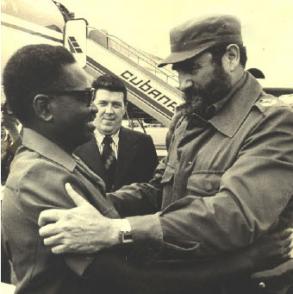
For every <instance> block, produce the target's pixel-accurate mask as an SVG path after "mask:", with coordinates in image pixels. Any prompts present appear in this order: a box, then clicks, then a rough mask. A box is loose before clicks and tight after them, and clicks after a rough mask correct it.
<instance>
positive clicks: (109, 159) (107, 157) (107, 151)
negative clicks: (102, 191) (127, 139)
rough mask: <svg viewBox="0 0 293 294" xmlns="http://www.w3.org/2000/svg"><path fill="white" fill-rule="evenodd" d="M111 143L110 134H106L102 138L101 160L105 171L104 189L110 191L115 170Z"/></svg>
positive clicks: (114, 158)
mask: <svg viewBox="0 0 293 294" xmlns="http://www.w3.org/2000/svg"><path fill="white" fill-rule="evenodd" d="M112 143H113V139H112V137H111V136H110V135H106V136H105V137H104V140H103V144H104V148H103V154H102V160H103V163H104V167H105V171H106V191H107V192H108V191H111V188H112V185H113V182H114V176H115V170H116V157H115V152H114V150H113V149H112V146H111V144H112Z"/></svg>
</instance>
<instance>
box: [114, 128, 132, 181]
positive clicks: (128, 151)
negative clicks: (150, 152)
mask: <svg viewBox="0 0 293 294" xmlns="http://www.w3.org/2000/svg"><path fill="white" fill-rule="evenodd" d="M135 146H136V140H135V138H134V137H133V136H131V134H130V133H129V132H128V130H127V129H125V128H123V127H121V129H120V133H119V146H118V160H117V167H116V173H115V183H114V184H115V186H116V185H118V184H119V183H120V182H122V181H123V180H124V178H125V176H126V175H127V172H128V169H129V167H130V166H131V164H133V163H132V161H133V158H134V157H135Z"/></svg>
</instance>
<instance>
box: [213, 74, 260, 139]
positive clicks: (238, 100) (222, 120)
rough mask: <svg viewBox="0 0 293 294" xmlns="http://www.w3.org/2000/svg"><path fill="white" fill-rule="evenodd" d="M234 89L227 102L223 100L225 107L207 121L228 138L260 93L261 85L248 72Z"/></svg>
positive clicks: (234, 131) (239, 124)
mask: <svg viewBox="0 0 293 294" xmlns="http://www.w3.org/2000/svg"><path fill="white" fill-rule="evenodd" d="M235 87H236V89H235ZM235 87H233V89H232V95H231V94H230V95H231V97H230V95H229V97H230V98H229V99H228V101H226V99H225V105H223V107H222V108H221V109H220V110H219V111H218V112H217V113H216V115H215V116H213V117H212V118H211V119H210V120H209V123H210V124H212V125H213V126H214V127H215V128H216V129H217V130H218V131H219V132H221V133H223V134H224V135H226V136H228V137H233V136H234V134H235V133H236V131H237V130H238V129H239V128H240V126H241V124H242V123H243V121H244V120H245V118H246V117H247V115H248V113H249V112H250V110H251V108H252V107H253V105H254V104H255V102H256V100H257V99H258V98H259V96H260V94H261V93H262V87H261V85H260V84H259V83H258V82H257V80H256V79H255V78H254V77H253V76H252V75H251V74H250V73H248V72H246V73H245V76H244V81H243V82H242V83H241V84H240V85H239V84H238V83H237V85H236V86H235Z"/></svg>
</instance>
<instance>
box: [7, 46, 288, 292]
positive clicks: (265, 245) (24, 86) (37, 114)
mask: <svg viewBox="0 0 293 294" xmlns="http://www.w3.org/2000/svg"><path fill="white" fill-rule="evenodd" d="M3 84H4V91H5V95H6V98H7V102H8V105H9V107H10V109H11V110H12V112H13V113H14V115H15V116H16V117H17V118H18V119H19V120H20V122H21V123H22V124H23V126H24V130H23V141H22V146H21V147H20V148H19V150H18V152H17V154H16V157H15V159H14V161H13V163H12V165H11V172H10V175H9V177H8V180H7V183H6V187H5V191H4V199H3V206H2V233H3V244H2V246H3V245H4V247H5V251H6V252H7V254H8V255H9V257H10V260H12V264H13V269H14V271H15V276H16V287H17V289H16V293H29V294H33V293H42V294H46V293H62V294H63V293H73V294H74V293H80V294H81V293H82V294H87V293H97V292H101V293H108V294H109V293H117V292H118V291H121V292H122V293H140V294H142V293H148V294H149V293H151V294H155V293H159V294H161V293H194V291H196V290H200V291H201V290H202V287H203V286H205V287H207V285H209V282H211V281H213V282H215V281H217V280H218V279H219V278H223V277H224V276H225V277H227V275H228V274H231V275H234V274H235V273H236V274H238V273H239V272H247V271H250V270H251V268H258V267H259V266H263V264H264V262H265V261H266V258H267V257H274V258H276V260H277V261H279V260H283V259H286V257H287V254H288V242H289V239H288V238H289V234H288V233H285V234H282V235H276V236H274V238H276V241H274V242H272V240H270V239H266V240H263V241H262V243H260V244H259V245H258V246H254V247H250V248H248V249H247V250H245V251H240V252H238V253H237V254H235V255H234V254H233V256H225V257H223V258H222V259H221V260H215V259H214V260H212V261H211V262H210V263H206V264H202V265H200V264H198V262H195V263H187V264H186V263H185V262H184V261H183V263H179V264H178V263H176V262H175V263H173V260H170V261H169V263H167V265H166V264H165V265H160V263H157V264H156V265H154V266H147V265H145V266H144V267H142V266H141V265H139V264H138V265H135V264H129V263H127V259H126V258H125V257H127V256H129V257H131V256H133V254H134V256H135V253H137V251H136V250H132V248H127V247H125V245H126V244H123V246H121V247H120V246H118V247H116V248H113V249H107V250H104V251H103V252H101V253H98V254H91V255H90V254H86V255H81V254H76V255H73V254H65V255H59V256H55V255H53V254H52V253H51V251H50V250H49V249H47V248H46V247H45V246H44V244H43V240H41V239H40V237H39V234H38V229H39V227H38V224H37V220H38V216H39V214H40V212H41V211H42V210H44V209H50V208H57V209H58V210H60V208H71V207H73V206H74V202H73V201H72V200H71V199H70V198H69V197H68V195H66V192H65V188H64V185H65V183H66V182H70V183H72V184H73V185H74V187H75V189H77V191H78V192H79V193H80V194H82V195H83V197H84V200H85V202H86V203H88V204H89V203H91V204H92V205H93V206H94V207H95V208H93V207H92V209H93V211H94V212H95V211H96V209H98V210H99V211H100V212H101V213H102V214H103V215H104V216H106V217H109V218H115V220H114V222H116V223H117V226H118V227H120V225H121V221H120V220H119V215H118V213H117V212H116V210H115V208H114V207H113V205H112V204H111V202H109V201H108V200H107V199H106V198H105V194H104V188H105V186H104V183H103V181H102V180H101V178H100V177H98V176H97V175H96V174H94V173H93V172H92V171H91V170H90V169H89V168H88V167H87V166H86V165H85V164H84V163H83V162H82V161H81V160H80V159H78V158H76V157H72V155H71V153H72V152H73V150H74V149H75V148H76V147H77V146H78V145H80V144H82V143H84V142H86V141H87V140H89V139H90V138H91V137H92V132H93V129H94V127H93V123H92V121H93V120H94V117H95V114H96V111H97V110H96V107H95V106H94V104H93V103H92V102H93V99H94V92H95V91H94V90H93V89H91V88H90V86H89V82H88V80H87V76H86V74H85V72H84V71H83V70H82V69H80V68H79V67H78V65H77V64H76V62H75V60H74V58H73V57H72V55H71V54H70V53H69V52H68V51H67V50H65V49H64V48H63V47H54V46H50V45H31V46H26V47H23V48H22V49H20V50H19V51H17V52H16V53H15V54H14V55H13V56H12V57H11V59H10V60H9V61H8V64H7V65H6V67H5V69H4V76H3ZM78 209H79V207H78V208H77V215H76V217H77V218H79V217H80V216H81V218H80V219H77V222H78V223H80V224H81V225H83V222H84V220H82V217H84V214H82V215H79V213H78V211H79V210H78ZM58 210H57V211H58ZM90 215H91V214H88V216H89V218H90ZM89 220H90V219H89ZM120 229H122V227H120ZM69 230H70V228H69V227H68V230H66V231H67V233H68V236H70V234H71V233H74V232H73V231H69ZM108 233H109V232H106V235H107V237H108ZM106 235H105V236H106ZM94 237H95V236H90V237H88V236H87V237H86V239H87V244H89V243H91V241H92V239H93V240H94ZM100 237H101V236H100ZM113 237H115V236H113ZM121 237H122V236H121ZM57 238H58V236H57ZM80 238H82V239H83V236H81V237H80ZM123 240H124V242H125V243H128V245H130V246H131V242H129V241H130V240H129V239H127V235H124V238H123ZM84 241H86V240H84ZM127 241H128V242H127ZM121 242H122V239H121ZM121 245H122V244H121ZM146 245H148V244H142V247H146V248H148V246H146ZM128 249H130V250H128ZM95 250H96V248H95V244H94V243H93V246H92V249H91V250H89V251H88V252H87V253H89V252H94V251H95ZM129 252H130V253H129ZM138 257H140V258H143V257H144V256H139V252H138ZM223 261H224V262H225V264H226V265H227V267H226V268H224V269H223V266H222V264H223ZM179 269H180V270H179ZM211 269H213V271H212V272H210V270H211ZM182 285H184V287H183V288H182ZM201 293H203V292H201Z"/></svg>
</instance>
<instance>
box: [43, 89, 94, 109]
mask: <svg viewBox="0 0 293 294" xmlns="http://www.w3.org/2000/svg"><path fill="white" fill-rule="evenodd" d="M46 94H48V95H69V96H75V97H77V98H79V99H80V100H82V101H84V102H86V104H87V105H88V106H90V105H91V104H92V102H93V101H94V100H95V98H96V89H95V88H87V89H84V90H56V91H50V92H47V93H46Z"/></svg>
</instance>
